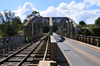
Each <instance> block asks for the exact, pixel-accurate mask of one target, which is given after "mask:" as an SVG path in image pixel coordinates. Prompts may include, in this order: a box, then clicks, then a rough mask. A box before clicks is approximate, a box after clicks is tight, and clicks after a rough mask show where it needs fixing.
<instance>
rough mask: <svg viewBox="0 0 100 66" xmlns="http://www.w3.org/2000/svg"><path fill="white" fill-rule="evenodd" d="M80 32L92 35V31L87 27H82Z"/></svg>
mask: <svg viewBox="0 0 100 66" xmlns="http://www.w3.org/2000/svg"><path fill="white" fill-rule="evenodd" d="M80 33H81V34H82V35H91V33H90V31H89V30H88V29H86V28H81V29H80Z"/></svg>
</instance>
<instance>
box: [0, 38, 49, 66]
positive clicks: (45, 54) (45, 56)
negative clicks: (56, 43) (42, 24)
mask: <svg viewBox="0 0 100 66" xmlns="http://www.w3.org/2000/svg"><path fill="white" fill-rule="evenodd" d="M47 39H48V38H47V36H45V37H42V38H41V39H40V40H38V41H37V42H35V43H31V44H28V45H26V46H25V47H23V48H21V49H20V50H18V51H16V52H14V53H13V54H11V55H9V56H8V57H6V58H5V59H3V60H1V61H0V66H30V65H33V66H38V63H39V61H40V60H50V46H49V43H48V41H47ZM47 44H48V45H47ZM47 46H48V47H47Z"/></svg>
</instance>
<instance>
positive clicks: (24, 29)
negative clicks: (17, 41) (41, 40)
mask: <svg viewBox="0 0 100 66" xmlns="http://www.w3.org/2000/svg"><path fill="white" fill-rule="evenodd" d="M23 31H24V32H23V35H24V42H25V41H26V26H23Z"/></svg>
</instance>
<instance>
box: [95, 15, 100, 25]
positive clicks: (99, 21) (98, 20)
mask: <svg viewBox="0 0 100 66" xmlns="http://www.w3.org/2000/svg"><path fill="white" fill-rule="evenodd" d="M95 25H97V26H100V17H99V18H97V19H96V20H95Z"/></svg>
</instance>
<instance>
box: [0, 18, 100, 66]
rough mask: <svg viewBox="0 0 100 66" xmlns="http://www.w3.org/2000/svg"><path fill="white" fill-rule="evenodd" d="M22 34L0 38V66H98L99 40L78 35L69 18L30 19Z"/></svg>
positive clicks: (99, 65)
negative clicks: (54, 28) (45, 30)
mask: <svg viewBox="0 0 100 66" xmlns="http://www.w3.org/2000/svg"><path fill="white" fill-rule="evenodd" d="M43 26H48V27H49V35H45V34H44V33H43V31H42V27H43ZM54 26H56V27H57V31H56V33H55V32H53V30H52V29H53V27H54ZM23 31H24V34H23V35H18V36H12V37H5V38H0V65H1V66H100V37H96V36H85V35H79V26H78V24H77V23H76V22H75V21H74V20H72V19H71V18H69V17H41V18H34V17H33V18H31V19H29V20H28V21H27V23H26V24H25V25H24V26H23Z"/></svg>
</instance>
